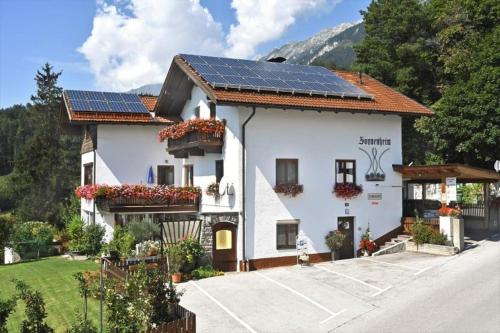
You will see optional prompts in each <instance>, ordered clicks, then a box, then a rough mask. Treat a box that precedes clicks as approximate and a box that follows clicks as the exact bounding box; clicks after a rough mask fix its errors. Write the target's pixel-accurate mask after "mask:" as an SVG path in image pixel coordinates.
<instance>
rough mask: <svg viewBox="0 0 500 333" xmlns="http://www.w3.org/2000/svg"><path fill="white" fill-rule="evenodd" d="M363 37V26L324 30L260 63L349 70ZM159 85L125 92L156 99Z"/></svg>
mask: <svg viewBox="0 0 500 333" xmlns="http://www.w3.org/2000/svg"><path fill="white" fill-rule="evenodd" d="M364 37H365V26H364V24H363V22H360V23H342V24H340V25H338V26H336V27H334V28H330V29H324V30H321V31H320V32H318V33H317V34H316V35H314V36H312V37H311V38H309V39H306V40H304V41H300V42H291V43H288V44H285V45H283V46H281V47H279V48H277V49H274V50H273V51H271V52H270V53H269V54H267V55H266V56H264V57H262V58H261V59H260V60H266V59H269V58H274V57H284V58H286V59H287V62H288V63H290V64H302V65H319V66H324V67H329V68H333V67H334V68H339V69H349V68H350V67H351V65H352V64H353V63H354V60H355V59H356V54H355V53H354V49H353V48H352V46H353V45H354V44H356V43H359V42H360V41H361V40H362V39H363V38H364ZM161 86H162V84H161V83H152V84H147V85H144V86H142V87H139V88H135V89H131V90H129V91H127V92H129V93H135V94H146V95H155V96H158V95H159V94H160V90H161Z"/></svg>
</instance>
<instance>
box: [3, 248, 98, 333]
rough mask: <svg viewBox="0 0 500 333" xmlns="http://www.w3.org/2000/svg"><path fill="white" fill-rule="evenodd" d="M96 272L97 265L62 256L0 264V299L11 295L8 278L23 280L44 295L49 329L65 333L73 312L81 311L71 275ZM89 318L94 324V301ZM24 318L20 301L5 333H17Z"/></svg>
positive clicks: (10, 284) (91, 303)
mask: <svg viewBox="0 0 500 333" xmlns="http://www.w3.org/2000/svg"><path fill="white" fill-rule="evenodd" d="M98 269H99V265H98V264H96V263H94V262H92V261H70V260H67V259H63V258H61V257H51V258H44V259H41V260H38V261H32V262H24V263H19V264H14V265H0V286H1V287H0V298H2V299H5V298H6V297H8V296H11V295H13V294H14V292H15V289H14V284H13V283H12V282H11V279H13V278H16V279H21V280H24V281H26V283H28V285H30V286H31V288H32V289H34V290H39V291H40V292H41V293H42V294H43V298H44V300H45V306H46V311H47V314H48V317H47V323H48V324H49V326H51V327H52V328H54V329H55V331H56V332H65V331H66V329H67V328H68V327H69V326H70V324H71V322H72V321H73V319H74V317H75V313H76V312H77V311H81V309H82V299H81V297H80V295H79V293H78V285H77V282H76V280H75V279H74V278H73V274H74V273H76V272H81V271H86V270H98ZM89 317H90V318H92V320H93V321H94V324H95V325H97V323H98V318H99V302H98V301H97V300H93V299H91V300H90V301H89ZM24 319H25V316H24V306H23V305H22V301H19V302H18V305H17V308H16V310H15V312H13V313H12V314H11V315H10V317H9V320H8V322H7V328H8V331H9V332H19V325H20V323H21V321H22V320H24Z"/></svg>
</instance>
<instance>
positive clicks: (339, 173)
mask: <svg viewBox="0 0 500 333" xmlns="http://www.w3.org/2000/svg"><path fill="white" fill-rule="evenodd" d="M335 172H336V176H335V181H336V182H337V183H343V184H354V183H356V161H355V160H336V161H335Z"/></svg>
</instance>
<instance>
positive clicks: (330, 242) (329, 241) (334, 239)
mask: <svg viewBox="0 0 500 333" xmlns="http://www.w3.org/2000/svg"><path fill="white" fill-rule="evenodd" d="M345 237H346V236H345V235H344V234H343V233H342V232H341V231H340V230H334V231H330V232H329V233H328V235H326V236H325V244H326V246H328V248H329V249H330V250H332V251H333V250H339V249H341V248H342V245H343V244H344V239H345Z"/></svg>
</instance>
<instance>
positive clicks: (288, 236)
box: [276, 223, 299, 250]
mask: <svg viewBox="0 0 500 333" xmlns="http://www.w3.org/2000/svg"><path fill="white" fill-rule="evenodd" d="M298 230H299V225H298V224H296V223H279V224H277V225H276V247H277V249H278V250H280V249H295V248H296V244H295V240H296V239H297V234H298Z"/></svg>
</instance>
